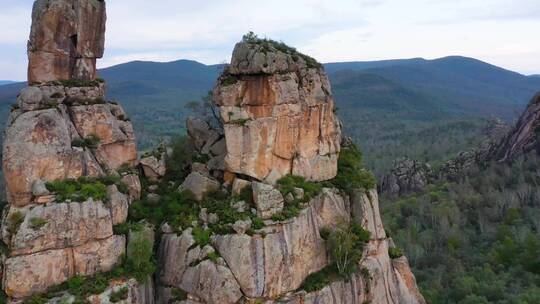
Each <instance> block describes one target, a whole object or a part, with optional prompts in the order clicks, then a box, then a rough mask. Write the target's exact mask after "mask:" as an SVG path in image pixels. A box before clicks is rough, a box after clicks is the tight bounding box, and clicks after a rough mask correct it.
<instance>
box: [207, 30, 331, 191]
mask: <svg viewBox="0 0 540 304" xmlns="http://www.w3.org/2000/svg"><path fill="white" fill-rule="evenodd" d="M311 61H313V59H311V58H309V57H307V56H305V55H301V54H299V53H297V52H296V51H293V50H292V49H283V48H279V45H277V44H276V43H274V42H269V41H263V40H258V41H250V40H244V41H243V42H240V43H238V44H237V45H236V46H235V48H234V52H233V55H232V60H231V64H230V65H229V66H228V67H227V68H226V69H225V71H224V72H223V74H222V75H221V77H220V78H219V80H218V84H217V86H216V87H215V89H214V102H215V103H216V105H217V106H218V107H219V112H220V116H221V119H222V121H223V123H224V127H223V128H224V132H225V140H226V146H227V155H226V157H225V168H226V170H228V171H230V172H234V173H238V174H244V175H248V176H250V177H252V178H255V179H257V180H259V181H267V182H270V183H272V182H275V181H276V180H277V179H279V178H280V177H282V176H284V175H286V174H295V175H299V176H303V177H305V178H306V179H308V180H312V181H322V180H328V179H331V178H333V177H334V176H335V175H336V172H337V155H338V153H339V149H340V139H341V128H340V124H339V121H338V119H337V118H336V116H335V115H334V101H333V99H332V91H331V88H330V82H329V81H328V77H327V76H326V74H325V73H324V70H323V68H322V67H321V66H320V65H319V64H314V63H313V62H311Z"/></svg>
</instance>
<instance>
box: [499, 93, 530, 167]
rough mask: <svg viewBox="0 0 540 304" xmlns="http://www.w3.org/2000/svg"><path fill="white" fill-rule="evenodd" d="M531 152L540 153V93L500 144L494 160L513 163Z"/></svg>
mask: <svg viewBox="0 0 540 304" xmlns="http://www.w3.org/2000/svg"><path fill="white" fill-rule="evenodd" d="M531 151H536V152H537V153H540V93H539V94H537V95H536V96H535V97H534V98H533V99H532V100H531V102H530V103H529V106H528V107H527V109H525V112H523V114H521V116H520V118H519V120H518V122H517V124H516V125H515V127H514V128H513V129H512V130H511V131H510V133H508V135H507V136H506V137H505V138H504V139H503V140H502V141H501V142H500V143H499V145H498V146H497V148H496V149H495V153H493V154H494V157H493V158H495V159H496V160H501V161H511V160H513V159H515V158H517V157H519V156H520V155H523V154H526V153H528V152H531Z"/></svg>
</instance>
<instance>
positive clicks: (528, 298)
mask: <svg viewBox="0 0 540 304" xmlns="http://www.w3.org/2000/svg"><path fill="white" fill-rule="evenodd" d="M539 165H540V157H539V156H537V155H536V154H530V155H527V156H525V157H522V158H520V159H518V160H516V161H515V162H513V163H512V164H507V163H491V164H487V165H484V166H480V167H476V168H474V169H471V170H469V171H468V172H467V173H466V174H464V175H463V176H462V178H460V180H458V181H456V182H447V181H440V182H437V183H434V184H432V185H430V186H429V187H428V188H427V189H426V190H425V191H424V192H422V193H419V194H416V195H412V196H409V197H404V198H400V199H398V200H390V199H388V198H383V199H382V206H381V211H382V213H383V217H384V223H385V227H386V228H387V230H388V232H389V233H390V235H391V236H392V238H393V239H394V241H395V242H396V244H397V245H398V246H400V247H402V248H403V249H404V253H405V255H406V256H407V257H408V259H409V262H410V263H411V266H412V269H413V272H414V273H415V275H416V278H417V281H418V283H419V286H420V287H421V291H422V293H423V295H424V296H425V298H426V300H427V301H428V303H444V304H451V303H467V304H482V303H501V304H502V303H505V304H506V303H508V304H510V303H512V304H522V303H523V304H525V303H530V304H532V303H540V287H539V286H540V188H539V185H540V166H539Z"/></svg>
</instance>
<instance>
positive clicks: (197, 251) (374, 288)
mask: <svg viewBox="0 0 540 304" xmlns="http://www.w3.org/2000/svg"><path fill="white" fill-rule="evenodd" d="M378 208H379V206H378V198H377V192H376V191H375V190H372V191H370V192H369V193H362V192H357V193H355V195H354V196H353V197H352V198H351V199H349V198H348V197H347V196H343V195H342V194H340V193H339V192H337V191H336V190H332V189H324V190H323V192H322V193H321V194H320V195H319V196H318V197H316V198H314V199H313V200H312V201H311V202H310V203H309V206H308V207H307V208H305V209H304V210H302V211H301V212H300V214H299V215H298V216H297V217H295V218H292V219H290V220H287V221H284V222H273V223H272V224H269V225H268V226H266V227H264V228H262V229H261V230H260V231H258V232H257V233H256V234H254V235H247V234H240V233H238V234H227V235H215V236H213V237H212V241H211V244H212V247H213V249H212V250H215V251H216V252H217V253H218V255H219V256H220V257H219V258H218V259H217V260H215V261H211V260H208V259H205V258H204V257H205V253H204V252H205V251H206V252H207V251H208V250H205V248H206V247H205V248H201V247H200V246H198V245H197V244H196V242H195V240H194V238H193V236H192V234H191V228H189V229H187V230H185V231H183V232H182V234H181V235H176V234H165V235H164V236H163V239H162V242H161V244H160V249H159V257H158V260H159V267H158V268H159V269H160V274H159V276H158V284H161V285H162V286H165V287H166V289H167V288H171V287H174V288H180V289H182V290H184V291H186V292H187V293H188V298H189V300H186V301H187V302H181V303H235V302H236V301H238V299H240V298H241V297H242V296H243V297H245V298H246V299H252V300H253V301H254V302H257V301H259V302H264V303H299V304H300V303H302V304H303V303H314V304H315V303H317V304H343V303H349V304H360V303H366V302H367V301H369V302H370V303H375V304H379V303H382V304H390V303H410V304H416V303H418V304H422V303H425V301H424V299H423V298H422V296H421V295H420V293H419V292H418V289H417V287H416V282H415V280H414V276H413V275H412V273H411V272H410V269H409V266H408V264H407V260H406V259H405V258H404V257H402V258H399V259H394V260H391V259H390V257H389V255H388V246H389V239H387V237H386V234H385V232H384V227H383V225H382V221H381V218H380V215H379V209H378ZM351 220H353V221H357V222H359V223H360V224H361V225H362V226H363V227H364V229H366V230H369V231H370V232H371V236H372V240H371V241H370V242H369V243H368V244H367V245H366V247H365V250H364V255H363V258H362V259H361V261H360V265H359V268H360V269H361V268H366V269H368V271H369V278H368V277H366V276H365V275H363V274H361V273H356V274H353V275H352V276H351V277H350V279H349V280H348V281H337V282H334V283H332V284H331V285H329V286H327V287H325V288H323V289H322V290H320V291H317V292H313V293H306V292H303V291H297V289H298V288H299V287H300V285H301V284H302V282H303V281H304V279H305V278H306V277H307V276H308V275H309V274H311V273H313V272H316V271H318V270H320V269H322V268H324V267H325V266H327V265H328V263H329V260H328V257H327V252H326V247H325V245H324V240H323V239H322V238H321V236H320V235H319V231H320V229H321V228H322V227H335V226H336V225H338V224H340V223H341V224H343V223H347V222H349V221H351ZM201 267H203V269H206V268H209V269H214V267H215V268H220V267H221V269H223V272H215V271H211V272H208V273H207V274H208V275H213V276H212V278H211V279H210V278H208V280H206V281H203V280H202V270H200V268H201ZM192 273H196V275H192ZM226 278H228V279H230V281H227V282H228V283H227V284H228V285H227V286H226V287H220V286H219V285H217V284H216V283H218V282H222V281H225V279H226ZM222 284H223V283H222ZM222 286H223V285H222ZM211 289H212V290H213V291H212V293H206V291H207V290H211ZM165 294H167V293H166V292H165V293H164V295H165ZM169 296H170V295H169ZM158 298H159V296H158ZM277 298H280V300H279V301H275V300H273V299H277Z"/></svg>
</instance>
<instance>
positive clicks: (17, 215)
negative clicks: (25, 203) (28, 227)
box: [7, 211, 24, 234]
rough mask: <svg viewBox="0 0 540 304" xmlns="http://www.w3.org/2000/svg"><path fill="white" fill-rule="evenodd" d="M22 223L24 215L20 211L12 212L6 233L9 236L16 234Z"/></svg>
mask: <svg viewBox="0 0 540 304" xmlns="http://www.w3.org/2000/svg"><path fill="white" fill-rule="evenodd" d="M23 222H24V214H23V213H22V212H20V211H14V212H12V213H11V214H10V215H9V217H8V227H7V229H8V231H9V233H11V234H14V233H17V231H18V230H19V227H21V224H22V223H23Z"/></svg>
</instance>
